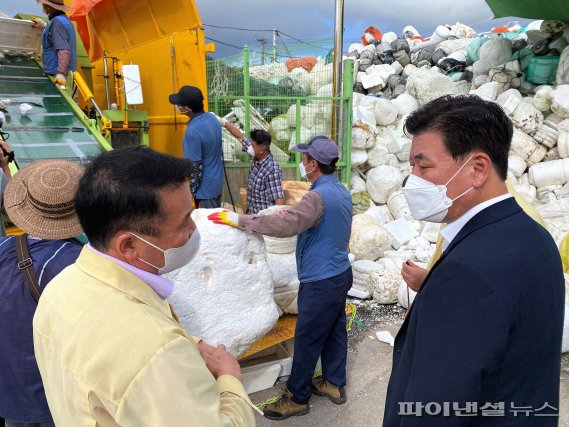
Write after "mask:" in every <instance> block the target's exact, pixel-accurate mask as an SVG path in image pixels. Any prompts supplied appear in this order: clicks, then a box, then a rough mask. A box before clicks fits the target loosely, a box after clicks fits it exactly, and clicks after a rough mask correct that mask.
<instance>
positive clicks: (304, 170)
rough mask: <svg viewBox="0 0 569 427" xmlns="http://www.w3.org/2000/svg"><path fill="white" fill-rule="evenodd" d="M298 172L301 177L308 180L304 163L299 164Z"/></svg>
mask: <svg viewBox="0 0 569 427" xmlns="http://www.w3.org/2000/svg"><path fill="white" fill-rule="evenodd" d="M298 170H299V171H300V177H301V178H302V179H306V168H305V167H304V164H303V163H302V162H300V163H299V164H298Z"/></svg>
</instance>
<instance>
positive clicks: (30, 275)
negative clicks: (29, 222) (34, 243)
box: [15, 234, 41, 303]
mask: <svg viewBox="0 0 569 427" xmlns="http://www.w3.org/2000/svg"><path fill="white" fill-rule="evenodd" d="M15 242H16V255H17V256H18V269H19V270H20V271H21V272H22V274H23V275H24V279H25V280H26V284H27V285H28V290H29V291H30V294H31V295H32V298H33V299H34V301H35V302H36V303H37V302H38V301H39V300H40V296H41V289H40V287H39V286H38V277H37V276H36V272H35V271H34V268H33V261H32V257H31V256H30V248H29V246H28V235H27V234H22V235H19V236H16V239H15Z"/></svg>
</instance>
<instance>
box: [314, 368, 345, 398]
mask: <svg viewBox="0 0 569 427" xmlns="http://www.w3.org/2000/svg"><path fill="white" fill-rule="evenodd" d="M310 388H311V389H312V393H314V394H316V395H317V396H328V399H330V400H331V401H332V402H333V403H335V404H336V405H341V404H342V403H345V402H346V400H347V397H346V389H345V388H344V386H342V387H336V386H335V385H334V384H330V383H329V382H328V381H326V380H325V379H324V378H322V375H320V376H318V377H316V378H312V383H311V384H310Z"/></svg>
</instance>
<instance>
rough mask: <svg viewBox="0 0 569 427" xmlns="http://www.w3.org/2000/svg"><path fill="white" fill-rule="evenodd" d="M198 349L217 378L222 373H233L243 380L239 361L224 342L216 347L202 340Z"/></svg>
mask: <svg viewBox="0 0 569 427" xmlns="http://www.w3.org/2000/svg"><path fill="white" fill-rule="evenodd" d="M198 350H199V351H200V354H201V356H202V358H203V360H204V361H205V365H206V366H207V368H208V369H209V371H210V372H211V374H212V375H213V376H214V377H215V379H217V378H219V377H220V376H222V375H231V376H233V377H235V378H237V379H238V380H239V381H243V379H242V377H241V368H240V367H239V363H237V360H236V359H235V357H234V356H233V355H232V354H231V353H229V352H228V351H227V350H226V349H225V346H224V345H223V344H220V345H218V346H217V347H214V346H212V345H209V344H206V343H205V342H203V341H200V342H199V344H198Z"/></svg>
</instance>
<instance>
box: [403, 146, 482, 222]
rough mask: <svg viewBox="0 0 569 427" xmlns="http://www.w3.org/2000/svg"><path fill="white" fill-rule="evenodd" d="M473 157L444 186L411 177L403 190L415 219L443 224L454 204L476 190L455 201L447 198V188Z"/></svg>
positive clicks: (414, 176)
mask: <svg viewBox="0 0 569 427" xmlns="http://www.w3.org/2000/svg"><path fill="white" fill-rule="evenodd" d="M472 157H474V154H473V155H472V156H470V157H469V158H468V160H467V161H466V162H464V163H463V164H462V166H461V167H460V168H459V169H458V170H457V171H456V172H455V174H454V175H453V176H451V177H450V179H449V180H448V181H447V183H446V184H444V185H440V184H439V185H437V184H433V183H432V182H430V181H427V180H426V179H423V178H419V177H418V176H416V175H409V177H408V178H407V182H406V183H405V186H404V187H403V188H402V189H401V190H402V191H403V195H404V196H405V198H406V199H407V204H408V205H409V210H410V211H411V215H413V218H415V219H417V220H420V221H427V222H435V223H439V222H442V221H443V220H444V219H445V217H446V216H447V213H448V209H449V208H450V207H451V206H452V203H453V202H454V201H455V200H458V199H459V198H461V197H462V196H464V195H465V194H466V193H468V192H469V191H471V190H472V189H473V188H474V187H470V188H469V189H468V190H466V191H465V192H464V193H462V194H460V195H459V196H457V197H455V198H454V199H450V198H449V197H448V196H447V186H448V185H449V184H450V182H451V181H452V180H453V179H454V177H455V176H457V175H458V173H459V172H460V171H461V170H462V169H463V168H464V166H466V164H467V163H468V162H469V161H470V159H472Z"/></svg>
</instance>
